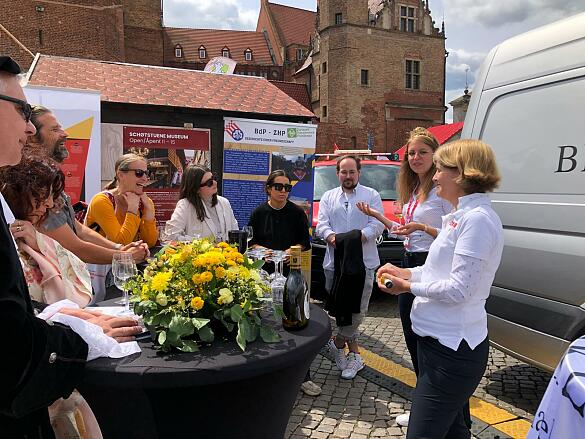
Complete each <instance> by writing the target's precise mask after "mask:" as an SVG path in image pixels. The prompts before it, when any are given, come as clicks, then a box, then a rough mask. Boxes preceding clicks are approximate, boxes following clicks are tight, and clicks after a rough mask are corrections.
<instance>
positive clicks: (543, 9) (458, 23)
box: [164, 0, 585, 121]
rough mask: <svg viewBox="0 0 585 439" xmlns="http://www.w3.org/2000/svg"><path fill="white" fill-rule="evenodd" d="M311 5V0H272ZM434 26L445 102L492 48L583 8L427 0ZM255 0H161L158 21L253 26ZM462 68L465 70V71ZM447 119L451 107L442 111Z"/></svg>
mask: <svg viewBox="0 0 585 439" xmlns="http://www.w3.org/2000/svg"><path fill="white" fill-rule="evenodd" d="M271 3H279V4H283V5H288V6H294V7H297V8H301V9H308V10H312V11H314V10H316V9H317V0H272V1H271ZM429 7H430V9H431V16H432V17H433V19H434V20H435V26H437V27H440V26H441V22H442V21H443V20H444V22H445V34H446V36H447V40H446V42H445V47H446V49H447V51H448V52H449V56H448V58H447V81H446V90H445V101H446V103H448V102H449V101H451V100H453V99H455V98H456V97H458V96H461V95H462V94H463V90H464V89H465V84H466V77H467V83H468V85H469V89H470V90H471V89H472V87H473V83H474V79H475V75H476V74H477V72H478V70H479V67H480V66H481V63H482V61H483V60H484V58H485V56H486V55H487V53H488V52H489V51H490V49H491V48H492V47H494V46H495V45H497V44H499V43H501V42H502V41H504V40H506V39H508V38H510V37H512V36H514V35H518V34H520V33H523V32H526V31H528V30H531V29H534V28H536V27H539V26H542V25H544V24H548V23H551V22H553V21H556V20H559V19H562V18H564V17H568V16H571V15H575V14H577V13H580V12H585V0H429ZM259 11H260V0H164V24H165V26H174V27H195V28H208V29H236V30H255V29H256V21H257V20H258V13H259ZM466 70H467V73H466ZM446 118H447V121H450V120H451V107H450V106H449V111H448V113H447V116H446Z"/></svg>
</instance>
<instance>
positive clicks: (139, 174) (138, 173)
mask: <svg viewBox="0 0 585 439" xmlns="http://www.w3.org/2000/svg"><path fill="white" fill-rule="evenodd" d="M121 171H123V172H131V171H134V175H136V176H137V177H138V178H140V177H142V176H143V175H146V174H148V171H145V170H144V169H121Z"/></svg>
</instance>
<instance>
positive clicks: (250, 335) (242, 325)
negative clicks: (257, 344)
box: [238, 316, 258, 343]
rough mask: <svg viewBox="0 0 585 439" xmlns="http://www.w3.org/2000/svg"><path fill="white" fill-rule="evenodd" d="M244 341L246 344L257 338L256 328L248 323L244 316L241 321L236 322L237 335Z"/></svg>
mask: <svg viewBox="0 0 585 439" xmlns="http://www.w3.org/2000/svg"><path fill="white" fill-rule="evenodd" d="M240 333H241V334H242V336H243V337H244V338H245V339H246V341H247V342H249V343H250V342H253V341H254V340H256V337H258V327H257V326H256V325H254V324H252V323H251V322H250V320H249V319H248V317H246V316H244V317H243V318H242V320H240V321H239V322H238V334H240Z"/></svg>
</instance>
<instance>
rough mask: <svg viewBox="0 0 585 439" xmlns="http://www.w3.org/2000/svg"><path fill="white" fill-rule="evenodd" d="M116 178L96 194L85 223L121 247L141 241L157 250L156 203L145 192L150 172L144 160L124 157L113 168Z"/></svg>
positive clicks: (128, 155) (132, 156)
mask: <svg viewBox="0 0 585 439" xmlns="http://www.w3.org/2000/svg"><path fill="white" fill-rule="evenodd" d="M114 170H115V175H114V179H113V180H112V181H111V182H110V183H109V184H108V185H107V186H106V188H105V190H104V191H102V192H100V193H99V194H97V195H95V196H94V197H93V198H92V199H91V201H90V203H89V207H88V210H87V216H86V218H85V224H86V225H87V226H89V227H90V228H92V229H94V230H96V231H97V232H98V233H100V234H102V235H103V236H105V237H106V238H108V239H109V240H110V241H113V242H117V243H119V244H122V245H126V244H130V243H131V242H133V241H138V240H142V241H144V242H145V243H146V244H147V245H148V247H154V246H155V245H156V242H157V240H158V232H157V230H156V220H155V218H154V203H153V202H152V200H151V199H150V198H149V197H148V195H146V194H145V193H144V187H145V186H146V183H148V171H147V168H146V160H145V159H144V157H142V156H139V155H136V154H124V155H123V156H122V157H120V158H119V159H118V160H117V161H116V164H115V165H114Z"/></svg>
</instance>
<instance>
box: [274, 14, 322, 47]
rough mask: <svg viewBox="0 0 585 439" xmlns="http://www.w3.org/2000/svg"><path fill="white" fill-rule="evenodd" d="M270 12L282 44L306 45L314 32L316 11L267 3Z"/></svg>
mask: <svg viewBox="0 0 585 439" xmlns="http://www.w3.org/2000/svg"><path fill="white" fill-rule="evenodd" d="M268 8H269V11H270V14H271V15H272V17H273V18H274V21H275V24H276V26H277V27H278V30H279V31H280V35H281V36H282V38H283V39H284V41H283V44H284V45H285V46H289V45H291V44H300V45H303V46H308V45H309V42H310V40H311V36H312V35H313V33H314V32H315V18H316V16H317V13H316V12H313V11H307V10H305V9H299V8H293V7H291V6H284V5H279V4H276V3H268Z"/></svg>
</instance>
